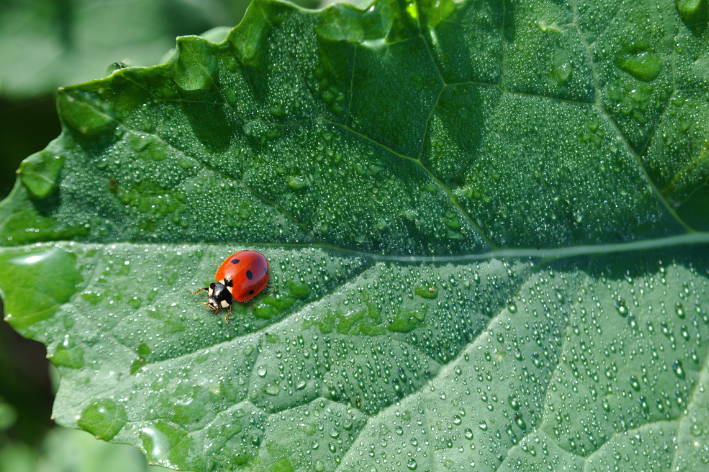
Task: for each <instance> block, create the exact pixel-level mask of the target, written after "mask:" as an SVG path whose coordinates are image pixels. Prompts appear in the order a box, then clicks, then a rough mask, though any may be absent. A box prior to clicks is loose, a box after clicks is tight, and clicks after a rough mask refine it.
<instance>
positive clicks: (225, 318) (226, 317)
mask: <svg viewBox="0 0 709 472" xmlns="http://www.w3.org/2000/svg"><path fill="white" fill-rule="evenodd" d="M230 316H231V305H229V313H227V314H226V316H225V317H224V321H226V327H227V328H231V326H229V317H230Z"/></svg>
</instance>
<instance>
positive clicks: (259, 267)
mask: <svg viewBox="0 0 709 472" xmlns="http://www.w3.org/2000/svg"><path fill="white" fill-rule="evenodd" d="M268 276H269V267H268V260H267V259H266V256H264V255H263V254H261V253H260V252H258V251H241V252H234V255H232V256H229V257H227V258H226V259H224V262H222V265H221V266H219V270H217V273H216V274H215V275H214V278H215V279H216V280H217V283H214V282H212V283H211V284H209V287H204V288H200V289H199V290H197V291H196V292H190V293H193V294H195V295H196V294H198V293H200V292H201V291H202V290H206V291H207V303H206V304H207V306H208V307H209V309H210V310H214V311H216V312H217V313H219V309H220V308H228V309H229V313H227V315H226V316H225V317H224V321H226V323H227V326H229V320H228V318H229V315H231V304H232V303H234V300H236V301H237V302H246V303H248V304H249V305H251V302H250V301H249V300H251V299H252V298H253V297H255V296H256V295H258V294H259V292H261V291H262V290H263V289H264V288H269V286H268V285H267V283H268ZM251 306H252V308H253V305H251Z"/></svg>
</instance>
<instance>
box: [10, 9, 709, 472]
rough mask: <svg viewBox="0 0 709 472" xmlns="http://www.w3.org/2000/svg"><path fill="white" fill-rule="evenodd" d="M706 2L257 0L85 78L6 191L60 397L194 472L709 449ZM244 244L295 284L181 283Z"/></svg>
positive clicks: (645, 455)
mask: <svg viewBox="0 0 709 472" xmlns="http://www.w3.org/2000/svg"><path fill="white" fill-rule="evenodd" d="M697 4H698V5H705V6H706V4H705V3H702V2H699V3H697ZM692 8H694V7H693V6H692V4H691V2H684V3H681V5H680V7H678V6H677V5H675V3H674V2H664V1H663V2H659V3H658V2H650V1H647V2H620V1H618V2H598V3H596V2H593V3H592V2H587V3H584V2H551V1H536V2H531V3H530V2H527V3H525V4H524V5H518V4H516V3H512V2H498V1H493V0H489V1H468V2H461V3H458V4H456V3H452V2H439V3H435V4H429V3H426V2H422V3H420V4H417V3H412V4H403V3H402V4H399V3H397V2H395V1H382V2H379V3H376V4H374V5H373V6H372V7H371V8H368V9H366V10H363V11H360V10H357V9H354V8H352V7H345V6H334V7H331V8H328V9H326V10H323V11H321V12H305V11H301V10H298V9H297V8H295V7H292V6H289V5H286V4H282V3H269V2H265V1H259V2H257V3H255V4H254V5H252V7H251V9H250V10H249V12H248V13H247V16H246V18H245V20H244V21H243V22H242V23H241V24H240V25H239V26H238V27H237V28H236V29H234V30H233V31H232V32H231V33H230V34H229V36H228V37H227V38H226V40H225V41H223V42H222V43H219V44H214V43H210V42H208V41H206V40H204V39H200V38H196V37H192V38H182V39H180V40H178V43H177V48H176V52H175V55H174V56H173V57H172V58H171V59H170V61H169V62H168V63H167V64H165V65H163V66H159V67H152V68H147V69H131V68H129V69H123V70H120V71H117V72H115V73H114V74H113V75H112V76H111V77H110V78H108V79H105V80H102V81H96V82H90V83H87V84H83V85H79V86H74V87H69V88H66V89H64V90H63V91H62V92H61V93H60V95H59V99H58V105H59V110H60V116H61V118H62V121H63V124H64V132H63V133H62V135H61V136H60V137H59V138H58V139H57V140H55V141H54V142H53V143H52V144H50V146H49V147H48V148H47V149H45V150H44V151H42V152H41V153H39V154H37V155H34V156H32V157H31V158H30V159H28V160H27V161H26V162H25V163H24V164H23V167H22V168H21V172H20V178H19V182H18V184H17V185H16V187H15V189H14V190H13V193H12V194H11V195H10V197H9V198H8V199H7V200H5V201H4V202H2V203H0V221H1V222H2V223H0V225H1V226H0V237H2V243H3V244H4V245H5V247H4V248H3V249H2V250H1V251H0V267H2V274H3V275H2V276H0V289H1V290H2V294H3V298H4V301H5V310H6V313H7V314H8V320H9V321H10V323H12V324H13V326H14V327H16V329H18V330H20V331H21V332H22V333H23V334H24V335H25V336H28V337H32V338H34V339H38V340H41V341H42V342H44V343H45V344H46V345H47V346H48V352H49V355H50V358H51V359H52V361H53V362H54V364H56V365H57V366H58V367H59V369H60V372H61V374H62V381H61V384H60V389H59V392H58V395H57V400H56V404H55V416H56V418H57V421H58V422H59V423H60V424H63V425H66V426H71V427H80V428H83V429H85V430H87V431H89V432H91V433H92V434H94V435H95V436H98V437H101V438H103V439H105V440H110V441H112V442H118V443H128V444H133V445H135V446H137V447H138V448H140V449H141V450H142V451H143V452H144V453H145V454H146V456H147V457H148V458H149V460H150V461H152V462H154V463H157V464H160V465H163V466H169V467H174V468H179V469H183V470H200V471H201V470H231V469H244V470H253V471H266V470H268V471H281V470H283V471H286V470H303V471H306V470H307V471H310V470H317V471H326V470H327V471H334V470H343V471H345V470H378V471H385V470H393V471H399V470H428V471H438V470H471V469H472V470H498V469H499V470H504V471H511V470H547V469H549V468H552V469H556V470H561V469H564V468H569V469H574V468H576V469H581V468H584V469H587V470H598V471H601V470H611V469H615V468H619V469H623V470H670V469H672V470H686V471H700V470H703V467H705V464H706V463H707V462H708V461H709V452H707V451H708V449H707V448H709V416H708V413H707V407H706V405H707V398H706V395H707V394H706V389H707V386H708V385H707V382H709V370H708V369H709V367H708V366H709V364H708V362H707V339H708V337H709V317H708V316H707V310H708V309H709V252H708V251H707V244H708V243H709V235H708V234H707V230H709V199H707V188H708V185H707V184H708V182H707V179H708V178H709V168H708V167H707V162H709V161H708V158H707V142H709V136H708V135H707V132H708V130H707V126H706V124H705V123H706V122H708V121H709V120H707V114H709V106H708V105H707V79H708V77H707V76H706V74H705V73H704V72H703V70H704V69H702V68H703V65H702V64H703V62H702V61H706V57H707V56H706V54H707V39H706V36H705V35H704V33H703V31H704V29H706V19H704V20H702V18H704V17H702V16H701V14H700V13H701V12H699V13H696V12H695V13H692V12H693V11H694V10H692ZM697 8H699V7H697ZM689 10H691V11H689ZM688 11H689V13H688ZM692 15H694V16H692ZM687 18H689V20H688V19H687ZM702 21H703V22H704V23H702ZM702 28H704V29H702ZM235 246H236V249H237V250H239V249H242V248H253V249H257V250H260V251H262V252H263V253H264V254H265V255H266V256H267V257H268V259H269V261H270V262H271V279H270V283H271V284H272V285H273V286H274V287H275V292H274V291H268V292H267V293H264V294H260V295H259V296H257V297H256V298H255V299H254V308H253V310H252V309H251V308H249V307H248V306H247V305H243V304H240V305H238V306H235V307H234V310H233V313H232V318H231V319H230V326H227V325H226V323H225V322H224V320H222V318H221V317H219V316H215V315H214V313H212V312H210V311H209V310H207V309H206V308H205V307H203V306H200V305H198V301H203V300H204V298H203V297H204V295H200V296H195V295H192V294H190V293H188V290H191V291H194V290H196V289H198V288H200V287H204V286H205V285H206V284H208V283H210V281H211V280H212V274H213V273H214V271H215V269H216V268H215V266H214V264H218V263H219V262H220V261H222V260H223V259H224V257H225V256H226V255H228V254H230V253H231V251H232V248H234V247H235ZM47 280H61V282H58V283H47ZM677 468H679V469H677Z"/></svg>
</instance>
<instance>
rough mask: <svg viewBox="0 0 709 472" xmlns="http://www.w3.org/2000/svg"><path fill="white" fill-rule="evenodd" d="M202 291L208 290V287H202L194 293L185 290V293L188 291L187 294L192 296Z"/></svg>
mask: <svg viewBox="0 0 709 472" xmlns="http://www.w3.org/2000/svg"><path fill="white" fill-rule="evenodd" d="M202 290H209V287H202V288H200V289H199V290H197V291H196V292H190V291H189V290H187V291H188V292H189V293H191V294H192V295H197V294H198V293H199V292H201V291H202Z"/></svg>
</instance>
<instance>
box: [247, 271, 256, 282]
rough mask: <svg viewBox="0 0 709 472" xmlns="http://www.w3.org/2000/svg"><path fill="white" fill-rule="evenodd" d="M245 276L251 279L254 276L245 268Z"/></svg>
mask: <svg viewBox="0 0 709 472" xmlns="http://www.w3.org/2000/svg"><path fill="white" fill-rule="evenodd" d="M246 278H247V279H249V280H251V279H253V278H254V274H252V273H251V271H250V270H247V271H246Z"/></svg>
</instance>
